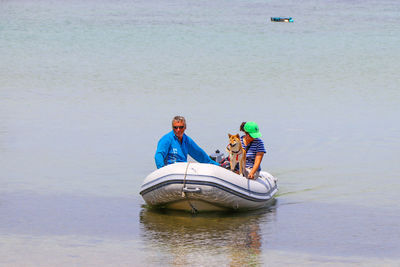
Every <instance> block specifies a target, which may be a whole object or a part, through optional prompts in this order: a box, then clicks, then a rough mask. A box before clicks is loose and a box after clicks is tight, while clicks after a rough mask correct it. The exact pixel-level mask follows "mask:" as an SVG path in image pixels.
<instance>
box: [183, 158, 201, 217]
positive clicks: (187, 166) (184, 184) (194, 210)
mask: <svg viewBox="0 0 400 267" xmlns="http://www.w3.org/2000/svg"><path fill="white" fill-rule="evenodd" d="M189 164H190V162H189V161H188V163H187V165H186V170H185V175H184V176H183V186H182V197H185V198H186V200H187V201H188V203H189V206H190V207H191V208H192V213H197V209H196V208H195V207H194V206H193V204H192V203H191V202H190V200H189V198H188V197H187V194H186V192H185V191H183V189H184V188H186V176H187V171H188V168H189Z"/></svg>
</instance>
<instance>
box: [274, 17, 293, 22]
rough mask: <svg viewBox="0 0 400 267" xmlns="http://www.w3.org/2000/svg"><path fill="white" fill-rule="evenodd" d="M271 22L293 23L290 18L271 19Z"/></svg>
mask: <svg viewBox="0 0 400 267" xmlns="http://www.w3.org/2000/svg"><path fill="white" fill-rule="evenodd" d="M271 21H273V22H293V18H290V17H271Z"/></svg>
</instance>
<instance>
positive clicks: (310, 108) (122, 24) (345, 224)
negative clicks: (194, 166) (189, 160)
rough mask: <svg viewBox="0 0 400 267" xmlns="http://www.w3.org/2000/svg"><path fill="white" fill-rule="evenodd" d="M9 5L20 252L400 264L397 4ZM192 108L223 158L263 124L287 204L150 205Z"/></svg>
mask: <svg viewBox="0 0 400 267" xmlns="http://www.w3.org/2000/svg"><path fill="white" fill-rule="evenodd" d="M0 6H1V9H0V35H1V38H0V53H1V61H0V188H1V189H0V190H1V191H0V214H1V216H0V218H1V219H0V237H1V238H0V247H1V249H0V256H1V257H0V259H1V260H0V263H1V264H2V265H6V266H15V265H16V266H20V265H24V266H38V265H40V266H54V265H58V266H70V265H80V266H81V265H84V266H95V265H96V266H98V265H103V266H107V265H110V266H111V265H112V266H115V265H117V266H140V265H148V266H156V265H160V264H164V265H189V264H191V265H200V266H201V265H212V264H214V263H215V265H218V266H220V265H222V266H228V265H243V264H247V265H261V266H266V265H269V266H275V265H296V266H299V265H303V266H311V265H318V266H319V265H329V264H332V265H347V266H351V265H357V266H359V265H363V266H368V265H370V266H376V265H381V264H386V265H388V266H396V265H398V264H399V258H398V255H399V252H400V251H399V250H400V246H399V243H398V240H399V237H400V236H399V235H400V231H399V230H400V229H399V226H398V225H399V222H400V220H399V219H400V218H399V215H398V214H399V205H398V203H399V196H398V190H399V189H400V184H399V174H398V173H399V165H398V163H397V162H398V158H399V156H400V153H399V151H400V149H399V148H400V139H399V136H400V134H399V133H400V128H399V125H398V123H397V121H398V116H399V114H400V110H399V100H400V94H399V90H398V86H399V84H400V83H399V82H400V79H399V76H398V73H397V72H398V69H400V64H399V62H400V56H399V55H400V53H399V52H400V51H399V46H398V43H399V41H400V34H399V33H400V26H399V25H398V23H397V21H398V19H399V15H398V14H400V12H399V11H400V10H399V9H400V6H399V5H398V3H397V2H396V1H388V0H387V1H329V2H328V1H303V2H302V3H301V4H300V3H298V2H296V1H287V2H284V3H282V2H281V1H246V2H243V1H218V2H212V1H203V2H194V1H171V2H168V3H165V2H159V1H125V0H121V1H110V2H106V1H85V2H79V1H50V0H43V1H29V0H26V1H2V2H1V4H0ZM271 16H292V17H293V18H294V21H295V22H294V23H290V24H288V23H272V22H270V21H269V18H270V17H271ZM177 114H181V115H184V116H186V118H187V120H188V130H187V133H188V134H189V135H190V136H191V137H192V138H194V139H195V140H196V141H197V143H198V144H199V145H201V146H202V147H203V148H204V149H205V150H206V151H208V152H210V153H211V152H213V151H214V150H215V149H223V148H224V147H225V146H226V143H227V141H228V138H227V133H236V132H238V128H239V125H240V123H241V122H242V121H247V120H255V121H257V122H258V124H259V125H260V128H261V132H262V133H263V139H264V142H265V143H266V146H267V150H268V153H267V155H266V156H265V158H264V161H263V165H262V167H263V169H265V170H267V171H269V172H271V173H272V174H273V175H274V176H276V177H278V181H279V186H280V191H279V195H278V197H277V203H276V205H275V206H274V207H272V208H271V209H269V210H262V211H257V212H252V213H245V214H208V215H199V216H194V217H193V216H191V215H188V214H179V213H178V214H176V213H171V212H168V213H157V212H154V211H151V210H148V209H146V208H145V207H143V206H142V205H143V204H144V202H143V200H142V199H141V197H140V195H139V194H138V193H139V189H140V185H141V182H142V181H143V179H144V177H145V176H146V175H147V174H148V173H150V172H151V171H152V170H153V169H154V167H155V166H154V162H153V155H154V150H155V146H156V143H157V141H158V139H159V137H160V136H161V135H162V134H164V133H165V132H166V131H168V130H169V127H170V120H171V118H172V117H173V116H175V115H177ZM18 251H25V253H24V255H20V253H18ZM211 259H212V263H210V260H211Z"/></svg>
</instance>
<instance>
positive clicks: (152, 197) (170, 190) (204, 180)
mask: <svg viewBox="0 0 400 267" xmlns="http://www.w3.org/2000/svg"><path fill="white" fill-rule="evenodd" d="M261 176H262V177H260V178H258V179H256V180H250V179H246V178H245V177H243V176H241V175H238V174H236V173H233V172H231V171H229V170H226V169H224V168H221V167H218V166H215V165H211V164H202V163H176V164H172V165H168V166H166V167H163V168H161V169H158V170H156V171H154V172H152V173H151V174H150V175H148V176H147V177H146V179H145V180H144V182H143V185H142V187H141V191H140V194H141V195H142V197H143V199H144V200H145V201H146V203H147V204H148V205H150V206H154V207H160V208H168V209H174V210H185V211H192V212H193V211H222V210H254V209H259V208H262V207H266V206H269V205H271V204H272V203H273V202H274V195H275V194H276V192H277V190H278V187H277V181H276V179H275V178H274V177H273V176H272V175H270V174H269V173H267V172H262V173H261Z"/></svg>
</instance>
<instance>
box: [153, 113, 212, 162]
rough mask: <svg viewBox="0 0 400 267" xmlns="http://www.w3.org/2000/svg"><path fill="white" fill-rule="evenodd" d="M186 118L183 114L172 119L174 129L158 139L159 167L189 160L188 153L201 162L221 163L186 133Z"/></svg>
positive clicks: (157, 156) (156, 157)
mask: <svg viewBox="0 0 400 267" xmlns="http://www.w3.org/2000/svg"><path fill="white" fill-rule="evenodd" d="M185 130H186V120H185V118H184V117H182V116H176V117H174V118H173V119H172V131H171V132H169V133H167V134H166V135H164V136H163V137H162V138H161V139H160V141H158V145H157V151H156V154H155V156H154V159H155V161H156V165H157V169H159V168H161V167H164V166H166V165H168V164H173V163H175V162H187V155H188V154H189V155H190V156H191V157H192V158H194V159H195V160H197V161H198V162H201V163H210V164H215V165H219V164H218V163H217V162H215V161H213V160H212V159H211V158H210V157H209V156H208V155H207V153H206V152H204V150H203V149H201V148H200V147H199V146H198V145H197V144H196V143H195V142H194V141H193V140H192V138H190V137H189V136H187V135H186V134H185Z"/></svg>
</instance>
